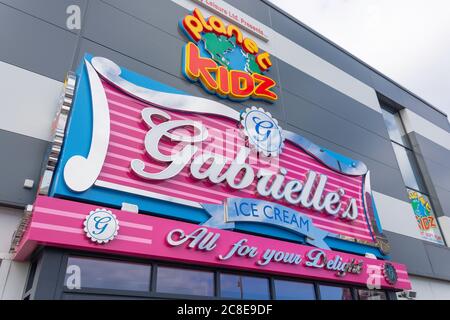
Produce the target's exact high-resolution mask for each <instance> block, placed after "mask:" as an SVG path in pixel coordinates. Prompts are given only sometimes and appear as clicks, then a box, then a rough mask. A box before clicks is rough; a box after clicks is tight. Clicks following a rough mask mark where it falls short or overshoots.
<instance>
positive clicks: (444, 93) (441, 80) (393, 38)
mask: <svg viewBox="0 0 450 320" xmlns="http://www.w3.org/2000/svg"><path fill="white" fill-rule="evenodd" d="M271 1H272V2H273V3H274V4H275V5H277V6H278V7H280V8H282V9H283V10H285V11H286V12H289V13H290V14H291V15H293V16H295V17H296V18H297V19H299V20H300V21H302V22H303V23H305V24H306V25H308V26H309V27H311V28H312V29H314V30H316V31H317V32H319V33H320V34H322V35H324V36H325V37H326V38H328V39H330V40H332V41H333V42H335V43H336V44H338V45H339V46H341V47H343V48H344V49H346V50H347V51H349V52H350V53H352V54H353V55H355V56H356V57H358V58H360V59H361V60H363V61H364V62H366V63H368V64H369V65H371V66H372V67H374V68H375V69H377V70H379V71H380V72H382V73H384V74H385V75H387V76H388V77H390V78H391V79H393V80H395V81H396V82H398V83H400V84H401V85H403V86H404V87H406V88H407V89H409V90H411V91H412V92H414V93H415V94H417V95H418V96H419V97H422V98H423V99H425V100H426V101H428V102H430V103H431V104H432V105H434V106H435V107H437V108H439V109H440V110H442V111H444V112H445V113H447V114H448V115H450V0H271Z"/></svg>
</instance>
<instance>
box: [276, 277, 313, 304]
mask: <svg viewBox="0 0 450 320" xmlns="http://www.w3.org/2000/svg"><path fill="white" fill-rule="evenodd" d="M274 284H275V297H276V298H277V300H315V299H316V293H315V290H314V285H313V284H312V283H304V282H297V281H287V280H275V281H274Z"/></svg>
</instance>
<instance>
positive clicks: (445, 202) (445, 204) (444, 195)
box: [431, 187, 450, 217]
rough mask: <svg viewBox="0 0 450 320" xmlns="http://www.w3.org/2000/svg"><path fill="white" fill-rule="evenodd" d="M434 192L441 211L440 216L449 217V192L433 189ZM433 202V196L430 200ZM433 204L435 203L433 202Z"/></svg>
mask: <svg viewBox="0 0 450 320" xmlns="http://www.w3.org/2000/svg"><path fill="white" fill-rule="evenodd" d="M434 191H435V193H436V197H437V200H438V201H439V204H440V209H441V210H442V212H441V213H442V214H443V215H445V216H447V217H450V191H448V190H446V189H444V188H441V187H435V188H434ZM431 200H433V196H432V198H431ZM433 204H435V202H433Z"/></svg>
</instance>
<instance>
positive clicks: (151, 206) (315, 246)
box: [13, 10, 410, 289]
mask: <svg viewBox="0 0 450 320" xmlns="http://www.w3.org/2000/svg"><path fill="white" fill-rule="evenodd" d="M183 27H184V28H186V31H187V32H188V33H189V35H190V37H192V38H193V40H197V43H193V42H190V43H188V44H187V47H186V50H185V54H186V57H187V58H188V59H187V61H186V64H187V69H189V70H190V71H192V68H193V66H194V65H196V66H197V67H198V68H199V69H198V70H197V71H198V73H195V72H192V74H191V76H192V75H194V74H197V75H199V76H198V79H199V81H201V82H202V84H204V85H205V87H207V88H208V86H207V85H206V84H205V83H203V81H210V80H214V82H215V83H216V84H217V87H216V89H217V91H216V92H217V93H219V94H220V95H222V94H223V95H227V94H228V95H229V96H230V95H231V96H234V95H235V93H236V92H234V91H233V90H234V89H236V90H238V91H239V90H244V89H245V90H247V89H249V88H251V90H249V91H248V92H247V93H248V94H246V95H241V97H244V96H248V97H250V96H253V97H255V96H256V97H258V98H261V97H263V96H264V95H267V96H271V91H270V88H271V85H270V81H271V80H270V79H268V78H267V79H266V77H265V76H263V75H262V74H261V72H262V71H265V70H266V69H267V68H266V67H268V66H269V65H270V59H269V56H268V55H266V54H264V53H259V55H258V48H257V46H255V45H254V43H253V42H252V41H251V40H248V39H246V38H242V34H241V33H240V32H239V30H238V29H237V28H236V27H234V26H228V27H226V26H225V25H224V24H223V22H221V21H220V20H219V19H218V18H213V17H210V18H209V19H206V18H204V17H203V16H202V15H201V13H200V11H198V10H194V12H193V13H192V15H189V16H187V17H186V18H185V19H184V20H183ZM212 35H213V36H212ZM208 37H212V39H213V41H216V42H223V41H232V42H233V41H235V42H236V44H233V45H239V46H242V48H240V49H239V50H240V52H239V54H241V53H243V54H244V56H245V57H246V59H245V63H244V68H249V69H248V70H246V71H245V70H244V71H242V70H241V71H242V72H234V71H235V65H234V64H233V58H231V57H229V56H226V55H221V54H218V55H216V56H215V58H214V59H215V61H213V60H214V59H210V58H205V57H204V56H202V55H203V53H201V52H202V50H206V51H208V50H209V51H208V52H209V54H211V52H210V50H211V47H210V46H209V44H210V43H209V42H208V43H207V42H204V43H203V45H204V46H205V45H206V46H205V47H204V48H203V49H202V48H201V46H200V44H199V43H198V41H199V40H200V39H203V41H205V40H206V39H207V38H208ZM224 37H225V38H224ZM231 38H233V39H234V40H230V39H231ZM216 44H217V43H216ZM226 52H227V53H229V51H226ZM229 58H230V59H229ZM203 59H209V60H208V61H207V60H203ZM204 61H207V62H205V63H211V61H212V62H214V64H215V66H214V68H216V69H214V71H215V73H214V75H212V74H209V75H208V74H207V73H205V72H210V71H211V70H212V69H210V68H209V67H204V68H203V67H201V65H202V64H203V63H204ZM218 64H222V65H221V66H219V65H218ZM202 68H203V69H202ZM190 71H188V72H187V73H188V75H189V74H190ZM244 73H245V74H246V75H244ZM209 76H211V78H209V80H208V77H209ZM234 77H236V78H234ZM236 79H237V80H236ZM242 79H247V80H242ZM191 80H192V79H191ZM235 80H236V81H237V82H236V83H237V85H236V83H235V84H233V81H235ZM222 81H225V82H222ZM66 83H67V85H66V92H65V96H64V99H62V101H63V107H61V112H60V114H59V115H58V117H56V119H55V126H54V127H55V128H56V130H55V139H54V142H53V145H52V149H51V154H50V157H49V160H48V164H47V169H48V171H47V173H49V172H50V173H51V174H52V177H51V179H43V181H44V180H45V181H51V184H50V186H49V188H48V192H47V193H45V192H46V190H47V188H43V187H42V186H41V195H40V196H39V197H38V198H37V200H36V202H35V204H34V206H32V208H31V206H30V208H28V209H29V215H26V219H25V220H24V223H23V228H20V230H23V233H22V234H17V235H16V236H15V240H14V244H13V247H14V251H15V253H16V259H18V260H24V259H26V258H27V257H28V256H29V255H30V254H31V253H32V252H33V250H34V249H35V248H36V247H37V246H38V245H52V246H61V247H65V248H75V249H78V250H88V251H89V250H94V251H100V252H105V253H111V254H120V255H128V256H139V257H147V258H151V259H163V260H171V261H182V262H184V263H193V264H203V265H208V266H220V267H229V268H234V269H245V270H250V271H257V272H258V271H259V272H261V270H263V271H265V272H269V273H276V274H283V275H288V276H289V275H290V276H301V277H307V278H311V279H321V280H330V281H341V282H346V283H355V284H359V285H363V284H367V283H368V281H369V280H370V279H371V278H372V275H371V273H370V270H372V269H371V268H372V267H373V268H374V270H376V274H375V275H374V277H373V279H375V280H376V279H378V280H376V281H381V282H380V285H381V286H382V287H385V288H391V289H404V288H409V287H410V283H409V280H408V276H407V272H406V270H405V267H404V266H402V265H400V264H394V263H392V264H387V263H385V262H384V260H385V259H388V256H387V254H388V252H389V244H388V242H387V239H386V237H385V236H384V234H383V231H382V229H381V226H380V223H379V220H378V216H377V211H376V207H375V204H374V201H373V197H372V192H371V188H370V173H369V170H368V168H367V167H366V165H365V164H364V163H362V162H361V161H358V160H353V159H349V158H347V157H345V156H342V155H339V154H336V153H334V152H332V151H330V150H327V149H325V148H323V147H320V146H318V145H316V144H314V143H313V142H312V141H309V140H307V139H305V138H304V137H302V136H300V135H298V134H297V133H295V132H291V131H289V130H286V129H284V128H282V126H281V124H280V123H279V122H278V121H277V119H276V118H275V117H274V116H273V115H272V114H271V113H270V112H268V111H267V110H264V109H262V108H259V107H249V108H247V107H246V108H242V109H241V110H240V111H237V110H236V109H233V108H231V107H229V106H227V105H225V104H223V103H221V102H220V101H221V100H220V99H215V100H210V99H206V98H202V97H197V96H192V95H189V94H187V93H185V92H182V91H180V90H178V89H176V88H173V87H171V86H167V85H165V84H163V83H159V82H157V81H155V80H153V79H150V78H147V77H144V76H142V75H140V74H137V73H135V72H132V71H130V70H127V69H125V68H121V67H120V66H118V65H117V64H115V63H114V62H113V61H111V60H109V59H107V58H103V57H92V56H91V55H89V54H86V55H85V57H84V59H83V63H82V64H81V65H80V67H79V68H78V70H77V76H76V82H75V78H71V79H70V80H69V81H67V82H66ZM211 88H212V87H210V88H209V89H211ZM233 88H234V89H233ZM216 89H214V90H216ZM228 89H229V90H230V91H227V90H228ZM250 91H251V92H250ZM263 91H267V92H265V93H264V94H259V93H261V92H263ZM241 93H242V92H241ZM239 95H240V93H239V94H237V95H235V97H238V96H239ZM72 98H73V101H72ZM272 98H276V95H275V96H273V95H272ZM69 111H70V114H69ZM43 183H44V182H43ZM42 193H44V195H43V194H42ZM193 249H194V250H193ZM336 250H337V251H339V252H337V251H336ZM368 253H369V254H371V256H373V255H375V256H376V257H378V258H379V259H369V258H367V257H365V255H366V254H368ZM383 270H384V271H383ZM383 276H384V277H385V278H384V279H383ZM377 277H378V278H377ZM397 280H398V281H397ZM376 281H375V282H376Z"/></svg>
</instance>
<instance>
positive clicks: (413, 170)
mask: <svg viewBox="0 0 450 320" xmlns="http://www.w3.org/2000/svg"><path fill="white" fill-rule="evenodd" d="M392 146H393V148H394V152H395V156H396V158H397V162H398V166H399V167H400V173H401V174H402V177H403V181H404V182H405V185H406V186H407V187H410V188H412V189H415V190H420V191H423V190H425V185H424V183H423V181H422V177H421V176H420V171H419V167H418V165H417V162H416V159H415V158H414V154H413V152H412V151H411V150H409V149H406V148H404V147H402V146H399V145H398V144H395V143H393V144H392Z"/></svg>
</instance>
